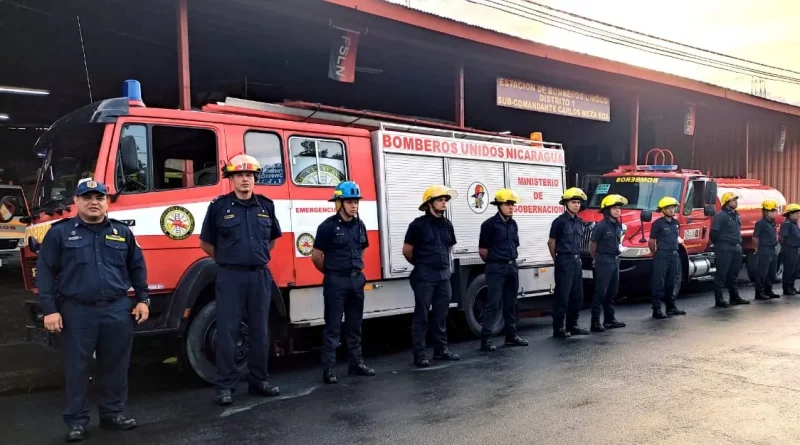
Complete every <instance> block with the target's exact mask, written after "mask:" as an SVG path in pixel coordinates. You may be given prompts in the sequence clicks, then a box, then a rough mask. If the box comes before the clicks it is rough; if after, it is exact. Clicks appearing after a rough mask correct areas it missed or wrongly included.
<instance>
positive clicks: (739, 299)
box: [731, 295, 750, 306]
mask: <svg viewBox="0 0 800 445" xmlns="http://www.w3.org/2000/svg"><path fill="white" fill-rule="evenodd" d="M739 304H750V300H745V299H744V298H742V297H740V296H738V295H734V296H732V297H731V306H733V305H739Z"/></svg>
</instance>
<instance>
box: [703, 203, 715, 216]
mask: <svg viewBox="0 0 800 445" xmlns="http://www.w3.org/2000/svg"><path fill="white" fill-rule="evenodd" d="M716 214H717V208H716V207H715V206H713V205H711V206H705V207H703V215H705V216H708V217H712V216H714V215H716Z"/></svg>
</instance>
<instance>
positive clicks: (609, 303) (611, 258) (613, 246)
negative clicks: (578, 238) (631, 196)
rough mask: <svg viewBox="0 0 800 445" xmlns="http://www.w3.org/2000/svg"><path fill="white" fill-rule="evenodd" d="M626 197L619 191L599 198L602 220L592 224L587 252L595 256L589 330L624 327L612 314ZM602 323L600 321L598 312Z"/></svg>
mask: <svg viewBox="0 0 800 445" xmlns="http://www.w3.org/2000/svg"><path fill="white" fill-rule="evenodd" d="M627 204H628V200H627V198H625V197H624V196H621V195H608V196H606V197H605V198H603V200H602V201H601V202H600V212H602V213H603V216H604V218H603V220H602V221H601V222H600V223H598V224H597V225H596V226H594V229H593V230H592V240H591V243H589V253H590V254H591V255H592V259H593V260H594V301H593V302H592V325H591V330H592V332H605V330H606V329H616V328H624V327H625V323H622V322H621V321H618V320H617V319H616V318H615V317H614V299H615V298H617V290H618V289H619V254H620V252H619V246H620V243H621V242H622V235H623V230H622V223H621V222H620V221H619V217H620V215H621V213H622V206H624V205H627ZM601 312H602V313H603V323H602V324H600V313H601Z"/></svg>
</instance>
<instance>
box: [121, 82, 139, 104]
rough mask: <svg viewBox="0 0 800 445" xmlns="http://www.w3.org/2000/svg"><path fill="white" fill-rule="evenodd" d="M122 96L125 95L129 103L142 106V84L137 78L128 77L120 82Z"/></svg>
mask: <svg viewBox="0 0 800 445" xmlns="http://www.w3.org/2000/svg"><path fill="white" fill-rule="evenodd" d="M122 96H123V97H127V98H128V101H129V102H130V104H131V105H135V106H140V107H143V106H144V101H143V100H142V84H140V83H139V81H138V80H133V79H128V80H126V81H125V82H124V83H123V84H122Z"/></svg>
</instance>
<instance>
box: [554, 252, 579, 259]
mask: <svg viewBox="0 0 800 445" xmlns="http://www.w3.org/2000/svg"><path fill="white" fill-rule="evenodd" d="M556 256H557V257H560V256H562V257H567V256H568V257H572V258H580V257H581V255H580V254H579V253H558V252H556Z"/></svg>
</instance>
